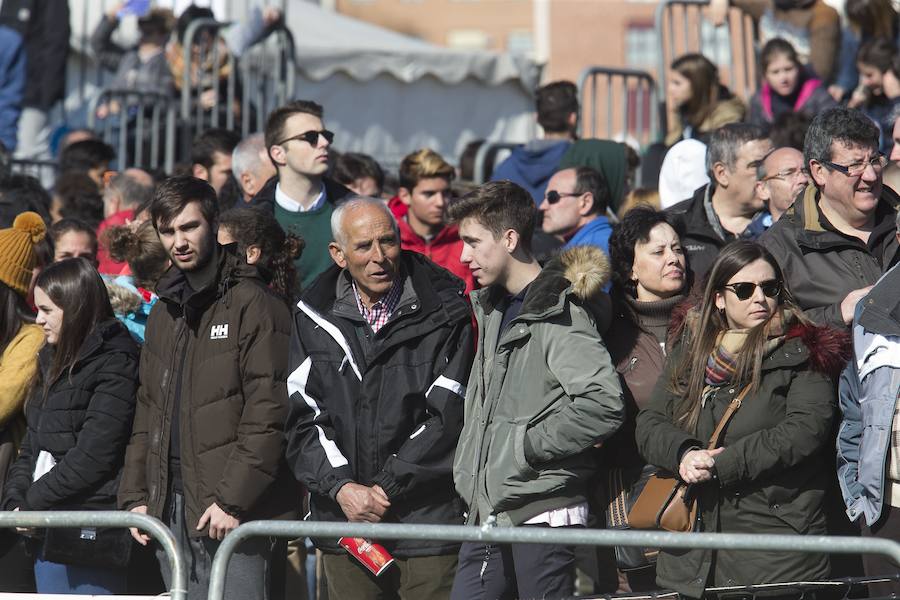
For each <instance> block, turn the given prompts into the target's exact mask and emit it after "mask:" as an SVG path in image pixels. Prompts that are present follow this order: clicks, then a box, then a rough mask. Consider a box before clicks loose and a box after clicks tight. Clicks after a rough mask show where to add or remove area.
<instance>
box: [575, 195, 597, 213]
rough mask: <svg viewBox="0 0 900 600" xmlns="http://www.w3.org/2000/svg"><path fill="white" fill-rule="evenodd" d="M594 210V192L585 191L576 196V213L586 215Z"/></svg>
mask: <svg viewBox="0 0 900 600" xmlns="http://www.w3.org/2000/svg"><path fill="white" fill-rule="evenodd" d="M592 210H594V193H593V192H585V193H583V194H582V195H581V196H579V198H578V214H579V215H581V216H582V217H586V216H588V215H589V214H591V211H592Z"/></svg>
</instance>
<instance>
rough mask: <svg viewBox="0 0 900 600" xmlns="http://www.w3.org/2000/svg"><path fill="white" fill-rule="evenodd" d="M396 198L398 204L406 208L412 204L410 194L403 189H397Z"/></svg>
mask: <svg viewBox="0 0 900 600" xmlns="http://www.w3.org/2000/svg"><path fill="white" fill-rule="evenodd" d="M397 197H398V198H400V202H402V203H403V204H405V205H407V206H409V205H410V204H412V194H410V192H409V190H408V189H406V188H405V187H398V188H397Z"/></svg>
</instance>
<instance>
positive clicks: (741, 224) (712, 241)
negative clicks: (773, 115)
mask: <svg viewBox="0 0 900 600" xmlns="http://www.w3.org/2000/svg"><path fill="white" fill-rule="evenodd" d="M771 147H772V143H771V142H770V141H769V139H768V138H767V137H766V134H765V132H764V131H763V129H762V128H761V127H758V126H756V125H750V124H747V123H732V124H730V125H725V126H724V127H721V128H719V129H717V130H715V131H714V132H713V133H712V136H711V137H710V140H709V145H708V147H707V152H706V170H707V171H708V173H709V183H708V184H707V185H704V186H703V187H701V188H698V189H697V191H695V192H694V196H693V197H692V198H690V199H689V200H685V201H684V202H679V203H678V204H676V205H674V206H672V207H671V208H669V209H668V212H669V214H671V215H672V216H674V217H675V219H676V220H678V221H680V222H681V224H682V226H683V227H684V235H683V236H682V238H681V244H682V247H683V248H684V250H685V252H686V254H687V259H688V266H689V267H690V268H691V270H692V271H693V272H694V275H695V277H696V278H697V279H698V280H702V278H703V276H704V275H705V274H706V272H707V271H708V270H709V269H710V267H712V264H713V262H714V261H715V260H716V257H717V256H718V255H719V251H720V250H721V249H722V247H724V246H725V244H727V243H728V242H731V241H734V240H737V239H742V238H744V239H747V238H749V239H752V238H753V237H755V236H756V235H758V234H757V233H756V231H757V228H755V227H751V224H752V223H753V222H754V221H755V220H756V219H760V218H762V216H763V215H764V213H763V209H764V208H765V206H764V204H763V202H762V200H761V199H760V198H759V197H758V196H757V195H756V167H757V166H758V165H759V162H760V161H761V160H762V159H763V158H764V157H765V156H766V154H768V152H769V150H770V149H771Z"/></svg>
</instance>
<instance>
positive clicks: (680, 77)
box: [666, 53, 746, 146]
mask: <svg viewBox="0 0 900 600" xmlns="http://www.w3.org/2000/svg"><path fill="white" fill-rule="evenodd" d="M666 92H667V94H668V101H669V110H670V115H669V119H670V122H669V131H668V134H667V135H666V146H672V145H673V144H676V143H677V142H679V141H681V140H686V139H699V140H700V141H702V142H703V143H706V140H707V137H708V135H709V134H710V133H712V132H713V131H714V130H716V129H718V128H719V127H721V126H722V125H727V124H728V123H737V122H739V121H743V120H744V113H745V111H746V108H745V107H744V103H743V102H741V100H740V98H736V97H735V96H734V95H733V94H732V93H731V91H729V90H728V88H727V87H725V86H724V85H722V84H721V83H720V82H719V69H718V67H716V65H715V64H713V63H712V61H710V60H709V59H708V58H706V57H705V56H703V55H702V54H693V53H692V54H685V55H683V56H681V57H679V58H677V59H675V61H674V62H672V66H671V70H670V71H669V82H668V84H667V89H666Z"/></svg>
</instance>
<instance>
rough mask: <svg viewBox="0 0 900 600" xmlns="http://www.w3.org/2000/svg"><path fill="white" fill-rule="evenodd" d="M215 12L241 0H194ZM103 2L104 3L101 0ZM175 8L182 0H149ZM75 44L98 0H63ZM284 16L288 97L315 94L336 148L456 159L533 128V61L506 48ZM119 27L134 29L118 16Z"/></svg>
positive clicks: (321, 15)
mask: <svg viewBox="0 0 900 600" xmlns="http://www.w3.org/2000/svg"><path fill="white" fill-rule="evenodd" d="M195 3H196V4H198V5H209V6H211V8H212V9H213V12H214V13H215V15H216V17H217V18H219V19H221V20H232V21H242V20H244V19H246V18H247V16H248V14H249V11H251V10H253V4H252V3H250V2H246V3H245V2H242V1H241V2H231V1H229V0H211V1H210V0H196V2H195ZM107 4H108V3H107ZM155 4H156V5H159V6H166V5H168V6H172V7H173V8H174V9H175V11H176V14H177V13H180V12H181V10H183V9H184V7H185V6H187V5H188V4H190V2H188V1H185V0H157V1H156V2H155ZM70 6H71V9H72V28H73V38H74V40H73V41H74V45H75V47H76V48H79V47H84V46H83V44H84V40H85V36H89V35H90V33H91V31H93V28H94V27H95V26H96V24H97V22H99V19H100V18H101V15H102V11H103V8H104V7H103V3H97V2H89V1H88V0H70ZM286 24H287V26H288V28H289V29H290V30H291V32H292V33H293V36H294V41H295V44H296V60H297V77H296V97H297V98H303V99H310V100H315V101H317V102H320V103H321V104H323V105H324V107H325V120H326V125H327V127H329V128H330V129H332V130H333V131H335V133H336V134H337V135H336V139H335V148H336V149H338V150H340V151H355V152H365V153H367V154H371V155H373V156H375V157H376V158H377V159H379V160H380V161H382V162H383V163H385V165H386V166H389V167H395V166H396V165H397V164H398V163H399V161H400V159H401V158H402V157H403V156H404V155H406V154H407V153H409V152H411V151H413V150H415V149H417V148H421V147H426V146H427V147H430V148H433V149H434V150H436V151H437V152H440V153H441V154H443V155H444V157H445V158H446V159H447V160H448V161H450V162H453V163H456V162H457V160H458V158H459V154H460V153H461V152H462V150H463V149H464V148H465V145H466V144H467V143H468V142H470V141H472V140H475V139H489V140H504V141H523V142H524V141H527V140H528V139H530V138H532V137H534V136H535V134H536V125H535V123H534V118H533V116H532V115H533V111H534V105H533V99H532V95H531V91H532V90H533V89H534V88H535V87H536V86H537V84H538V81H539V79H540V67H539V66H538V65H536V64H535V63H534V62H533V61H531V60H529V59H527V58H525V57H522V56H514V55H510V54H499V53H494V52H480V51H460V50H451V49H446V48H442V47H439V46H435V45H433V44H429V43H426V42H424V41H422V40H419V39H416V38H413V37H409V36H406V35H402V34H399V33H396V32H393V31H390V30H387V29H384V28H381V27H377V26H374V25H371V24H369V23H365V22H363V21H359V20H357V19H352V18H350V17H347V16H344V15H341V14H338V13H335V12H332V11H328V10H324V9H322V8H320V7H319V6H318V5H317V4H315V3H311V2H301V1H297V0H292V1H291V2H289V5H288V8H287V15H286ZM121 29H122V33H123V34H125V35H124V36H123V37H125V38H127V37H128V33H129V32H132V34H133V32H134V31H135V28H134V24H133V23H129V22H128V21H127V20H126V22H125V23H123V26H122V27H121Z"/></svg>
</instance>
